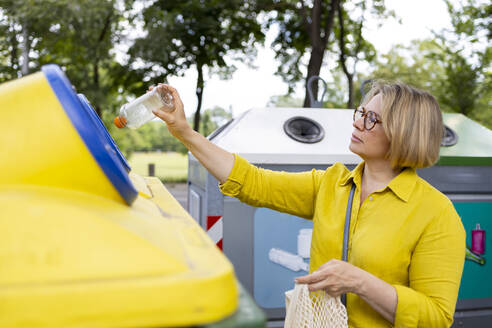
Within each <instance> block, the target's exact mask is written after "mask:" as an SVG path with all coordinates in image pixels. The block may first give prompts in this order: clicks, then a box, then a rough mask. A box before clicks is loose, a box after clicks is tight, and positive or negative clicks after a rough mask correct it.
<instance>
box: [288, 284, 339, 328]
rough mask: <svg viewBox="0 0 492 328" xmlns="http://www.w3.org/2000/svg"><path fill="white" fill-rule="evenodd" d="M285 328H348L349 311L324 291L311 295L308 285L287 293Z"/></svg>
mask: <svg viewBox="0 0 492 328" xmlns="http://www.w3.org/2000/svg"><path fill="white" fill-rule="evenodd" d="M285 306H286V312H287V313H286V316H285V324H284V328H347V327H348V324H347V310H346V309H345V306H344V305H343V304H342V302H341V301H340V297H337V298H334V297H331V296H330V295H328V293H326V292H325V291H324V290H320V291H316V292H312V293H310V292H309V290H308V286H307V285H306V284H296V285H295V287H294V289H293V290H289V291H287V292H285Z"/></svg>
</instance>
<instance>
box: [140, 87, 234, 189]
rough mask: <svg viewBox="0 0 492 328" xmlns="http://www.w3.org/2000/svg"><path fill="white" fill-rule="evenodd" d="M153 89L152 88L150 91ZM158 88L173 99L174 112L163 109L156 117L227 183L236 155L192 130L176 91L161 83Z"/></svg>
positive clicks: (157, 111)
mask: <svg viewBox="0 0 492 328" xmlns="http://www.w3.org/2000/svg"><path fill="white" fill-rule="evenodd" d="M153 88H154V87H150V88H149V90H152V89H153ZM156 88H162V91H164V92H168V93H169V94H170V95H171V96H172V97H173V103H174V110H173V111H171V112H167V111H165V110H164V107H163V108H160V109H157V110H155V111H154V115H155V116H157V117H159V118H160V119H162V120H163V121H164V122H166V124H167V127H168V129H169V132H171V134H172V135H173V136H174V137H176V138H177V139H179V141H181V142H182V143H183V145H184V146H185V147H186V148H187V149H188V150H189V151H191V153H192V154H193V155H194V156H195V157H196V158H197V159H198V160H199V161H200V163H202V165H203V166H204V167H205V168H206V169H207V170H208V171H209V172H210V173H211V174H212V175H213V176H214V177H215V178H216V179H217V180H219V182H221V183H223V182H225V181H226V180H227V177H228V176H229V174H230V172H231V171H232V167H233V166H234V160H235V159H234V155H232V154H231V153H229V152H228V151H226V150H224V149H222V148H220V147H218V146H217V145H215V144H213V143H212V142H210V141H209V140H208V139H207V138H205V137H204V136H202V135H201V134H199V133H198V132H195V131H194V130H193V129H192V128H191V126H190V125H189V124H188V121H186V116H185V112H184V106H183V102H182V101H181V98H180V97H179V94H178V91H176V89H174V88H173V87H172V86H170V85H168V84H162V83H159V85H157V86H156ZM159 91H161V90H159Z"/></svg>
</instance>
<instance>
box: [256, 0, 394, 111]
mask: <svg viewBox="0 0 492 328" xmlns="http://www.w3.org/2000/svg"><path fill="white" fill-rule="evenodd" d="M339 3H343V5H344V6H345V4H346V5H347V6H349V7H350V6H352V7H354V6H359V5H360V4H361V3H364V2H361V1H343V0H312V1H305V0H300V1H297V0H286V1H276V0H261V1H260V4H261V5H260V7H259V8H260V9H261V10H264V11H266V12H270V14H269V16H268V17H269V18H268V19H267V21H266V26H267V27H270V26H272V25H276V26H278V28H279V33H278V35H277V37H276V39H275V40H274V42H273V44H272V47H273V49H274V51H275V52H276V58H277V59H278V60H279V61H280V65H279V67H278V70H277V74H278V75H280V76H281V77H282V78H283V79H284V81H286V82H287V83H288V84H289V92H291V91H292V90H293V87H294V85H295V84H296V83H297V82H299V81H301V80H303V79H304V81H305V86H306V91H305V97H304V107H309V106H310V103H309V97H308V91H307V81H308V80H309V78H310V77H311V76H316V75H317V76H319V73H320V70H321V66H322V65H323V63H324V62H325V60H326V56H325V54H326V50H327V49H332V52H335V50H334V49H333V48H332V46H333V40H330V37H331V34H332V33H333V30H334V28H335V27H334V23H335V21H336V20H335V18H336V16H337V8H338V7H339ZM368 10H370V11H371V12H372V13H374V15H375V16H374V17H376V18H378V17H385V16H386V15H388V14H390V13H389V12H387V11H386V9H385V6H384V0H374V1H372V2H371V6H370V7H368ZM346 17H348V16H347V15H342V19H345V18H346ZM352 25H353V24H351V25H346V26H347V28H348V27H349V26H350V27H352ZM351 33H352V32H351ZM305 56H307V57H309V61H308V64H307V67H306V68H307V73H306V74H305V75H304V74H303V73H302V69H303V68H304V67H305V66H304V65H303V59H304V58H305ZM313 93H314V94H317V93H318V86H317V85H316V84H315V85H313Z"/></svg>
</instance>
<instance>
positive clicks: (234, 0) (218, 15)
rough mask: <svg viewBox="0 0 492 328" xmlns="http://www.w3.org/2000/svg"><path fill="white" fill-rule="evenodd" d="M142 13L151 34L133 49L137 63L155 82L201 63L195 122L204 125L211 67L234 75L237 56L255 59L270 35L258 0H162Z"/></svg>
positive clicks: (240, 58) (145, 74)
mask: <svg viewBox="0 0 492 328" xmlns="http://www.w3.org/2000/svg"><path fill="white" fill-rule="evenodd" d="M142 16H143V17H142V19H143V22H144V29H145V32H146V36H145V37H141V38H138V39H137V40H136V41H135V44H134V45H133V47H132V49H131V50H130V53H131V55H132V59H131V60H132V62H134V63H135V65H133V66H134V67H135V66H137V67H136V68H138V69H139V70H140V72H142V73H143V75H144V76H145V78H146V80H148V81H149V82H153V83H156V82H162V81H163V80H165V78H166V76H168V75H169V74H172V75H182V74H184V72H185V71H186V70H187V69H189V68H192V67H193V68H195V69H196V71H197V75H198V78H197V82H196V95H197V98H198V104H197V108H196V112H195V116H194V123H193V128H194V129H195V130H197V131H198V130H199V126H200V111H201V106H202V97H203V92H204V88H205V76H204V75H205V71H206V70H208V72H209V73H210V74H219V75H220V76H221V77H223V78H230V77H231V74H232V72H233V71H234V70H235V66H234V65H233V64H232V62H231V61H232V60H234V59H237V60H242V61H244V62H246V63H248V62H251V60H252V59H253V58H254V56H255V55H256V49H255V45H256V44H257V42H262V41H263V39H264V35H263V33H262V31H261V26H260V24H259V23H258V22H257V14H256V11H255V1H253V0H249V1H242V0H210V1H200V0H186V1H156V2H154V3H153V4H152V5H150V6H149V7H147V8H145V9H144V10H143V12H142ZM228 55H229V58H230V59H227V57H226V56H228ZM137 64H138V65H137Z"/></svg>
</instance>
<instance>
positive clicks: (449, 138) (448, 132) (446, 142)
mask: <svg viewBox="0 0 492 328" xmlns="http://www.w3.org/2000/svg"><path fill="white" fill-rule="evenodd" d="M457 142H458V135H457V134H456V132H454V131H453V130H452V129H451V128H450V127H449V126H446V125H444V135H443V137H442V140H441V146H443V147H450V146H454V145H456V143H457Z"/></svg>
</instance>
